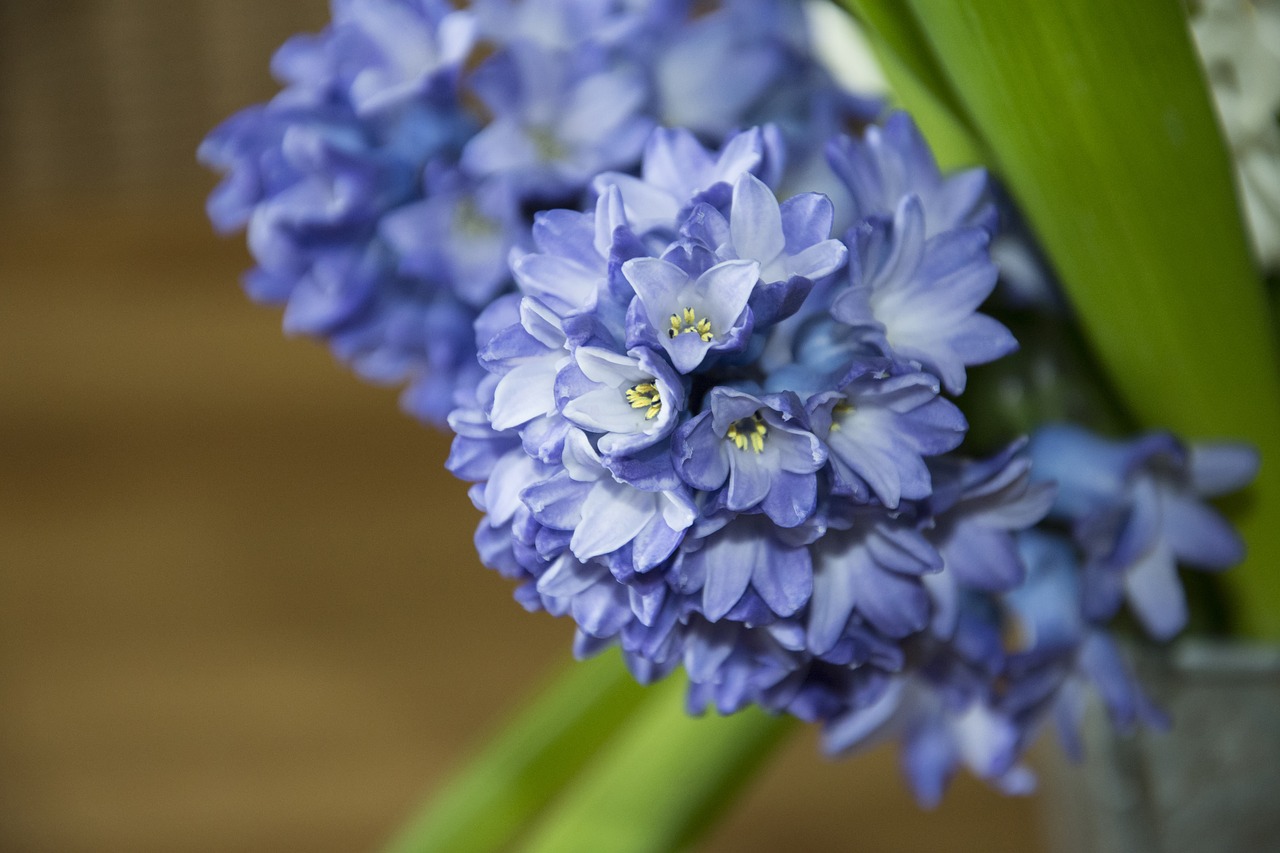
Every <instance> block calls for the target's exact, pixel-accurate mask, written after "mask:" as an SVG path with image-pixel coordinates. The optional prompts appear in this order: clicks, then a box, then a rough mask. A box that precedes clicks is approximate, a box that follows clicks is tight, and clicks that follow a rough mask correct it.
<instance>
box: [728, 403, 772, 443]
mask: <svg viewBox="0 0 1280 853" xmlns="http://www.w3.org/2000/svg"><path fill="white" fill-rule="evenodd" d="M768 432H769V428H768V427H767V426H765V424H764V419H763V418H762V417H760V413H759V412H756V413H755V414H754V415H752V416H751V420H747V419H746V418H743V419H742V420H740V421H734V422H733V423H731V424H729V430H728V432H726V433H725V434H724V437H725V438H727V439H729V441H732V442H733V446H734V447H736V448H738V449H739V450H746V449H747V447H748V446H750V448H751V449H752V450H753V451H755V452H756V453H763V452H764V437H765V435H766V434H767V433H768Z"/></svg>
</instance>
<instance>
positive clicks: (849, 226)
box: [200, 0, 1257, 803]
mask: <svg viewBox="0 0 1280 853" xmlns="http://www.w3.org/2000/svg"><path fill="white" fill-rule="evenodd" d="M273 70H274V71H275V73H276V75H277V76H278V77H279V78H280V79H281V81H282V82H283V83H284V90H283V91H282V92H281V93H280V94H279V95H278V96H277V97H276V98H275V99H273V100H272V101H271V102H270V103H268V104H265V105H262V106H259V107H255V108H252V109H250V110H247V111H245V112H243V113H241V114H239V115H237V116H235V117H233V118H232V119H230V120H229V121H228V122H226V123H225V124H224V125H223V126H222V127H220V128H218V129H217V130H215V131H214V133H213V134H211V136H210V137H209V138H208V139H207V140H206V141H205V143H204V145H203V146H202V148H201V152H200V155H201V158H202V159H203V160H204V161H205V162H206V163H208V164H209V165H212V166H214V167H215V168H217V169H219V170H221V171H223V172H225V174H226V178H225V180H224V181H223V183H222V184H221V186H220V187H219V188H218V190H217V191H216V192H215V193H214V195H213V197H212V198H211V199H210V205H209V211H210V214H211V217H212V218H213V220H214V222H215V224H216V225H217V226H219V227H220V228H222V229H224V230H234V229H237V228H241V227H243V228H246V229H247V231H248V238H249V245H250V248H251V250H252V252H253V254H254V257H255V260H256V262H257V268H256V269H254V270H253V271H252V272H250V273H249V275H248V276H247V277H246V281H245V283H246V287H247V289H248V290H249V292H250V294H251V295H252V296H254V297H255V298H256V299H259V300H262V301H266V302H273V303H280V304H283V305H284V306H285V327H286V330H288V331H290V332H295V333H302V334H308V335H314V336H319V337H321V338H324V339H326V340H328V341H329V343H330V344H331V346H332V347H333V349H334V351H335V352H336V353H337V355H338V356H339V357H340V358H341V359H343V360H344V361H347V362H348V363H350V364H351V365H352V366H354V367H355V369H356V370H357V371H358V372H359V373H361V374H362V375H363V376H365V377H367V378H370V379H373V380H376V381H384V382H407V388H406V392H405V396H404V403H405V406H406V408H407V409H408V410H409V411H410V412H412V413H413V414H415V415H416V416H418V417H421V418H423V419H425V420H428V421H431V422H435V423H444V422H445V420H446V416H447V422H448V425H449V426H450V427H451V428H452V429H453V431H454V432H455V434H456V438H455V441H454V445H453V451H452V454H451V457H450V460H449V463H448V464H449V468H450V469H451V470H452V471H453V472H454V473H455V474H456V475H457V476H459V477H461V478H463V479H465V480H468V481H471V482H473V483H474V486H473V488H472V490H471V495H472V498H473V500H474V502H475V503H476V505H477V507H479V509H480V510H481V511H482V512H483V513H484V519H483V521H482V522H481V524H480V526H479V528H478V530H477V533H476V544H477V546H478V549H479V552H480V555H481V558H482V560H483V561H484V562H485V563H486V564H487V565H488V566H490V567H491V568H493V569H496V570H498V571H499V572H501V573H502V574H503V575H505V576H507V577H509V578H511V579H513V580H514V581H516V582H517V593H516V595H517V598H518V600H519V601H520V602H521V603H522V604H523V605H524V606H525V607H527V608H529V609H530V610H545V611H547V612H550V613H552V614H555V615H568V616H569V617H570V618H571V619H572V620H573V622H574V623H575V624H576V640H575V651H576V652H577V653H578V654H579V655H580V656H588V655H592V654H595V653H597V652H599V651H601V650H603V649H605V648H609V647H613V646H617V647H619V648H620V649H621V651H622V653H623V656H624V658H625V660H626V662H627V664H628V666H629V667H630V669H631V671H632V672H633V674H634V675H635V676H636V677H637V678H638V679H639V680H641V681H644V682H650V681H654V680H657V679H660V678H663V677H665V676H666V675H668V674H669V673H671V672H672V671H673V670H675V669H676V668H683V669H684V671H685V672H686V673H687V675H688V678H689V683H690V687H689V693H688V707H689V709H690V711H691V712H694V713H698V712H703V711H705V710H707V709H714V710H716V711H718V712H720V713H732V712H734V711H737V710H739V709H742V708H744V707H746V706H749V705H756V706H760V707H762V708H765V709H767V710H769V711H771V712H776V713H785V714H790V715H794V716H796V717H799V718H801V719H804V720H808V721H813V722H816V723H820V724H821V725H823V727H824V731H825V736H826V744H827V746H828V748H829V749H830V750H831V751H833V752H843V751H846V750H850V749H853V748H856V747H859V746H862V745H864V744H869V743H873V742H876V741H879V740H882V739H886V738H895V739H898V740H900V741H901V743H902V746H903V751H902V755H903V764H904V767H905V770H906V772H907V775H908V778H909V779H910V781H911V783H912V785H913V787H914V789H915V791H916V793H917V795H918V797H919V798H920V800H921V801H922V802H925V803H933V802H936V801H937V799H938V798H939V797H940V796H941V794H942V791H943V788H944V786H945V783H946V781H947V779H948V778H949V777H950V776H951V775H952V774H953V773H954V772H955V770H956V769H957V768H960V767H967V768H968V769H969V770H970V771H971V772H973V773H974V774H975V775H977V776H979V777H981V778H983V779H986V780H987V781H989V782H991V783H992V784H994V785H995V786H997V787H998V788H1000V789H1001V790H1004V791H1007V792H1020V791H1025V790H1027V789H1028V788H1029V787H1030V785H1031V784H1032V780H1031V777H1030V774H1029V773H1028V771H1027V770H1026V769H1025V768H1024V767H1023V766H1022V765H1021V763H1020V756H1021V754H1022V752H1023V750H1024V749H1025V747H1026V746H1027V745H1028V743H1029V742H1030V740H1031V739H1032V737H1034V735H1035V734H1036V733H1037V732H1038V731H1039V730H1040V729H1041V728H1042V727H1044V726H1045V725H1046V724H1048V723H1051V722H1056V723H1057V726H1058V729H1059V731H1060V733H1061V735H1062V737H1063V739H1064V741H1065V742H1066V744H1067V746H1068V748H1069V749H1071V750H1072V751H1078V742H1077V741H1078V738H1077V736H1076V732H1077V730H1078V728H1079V725H1080V720H1081V709H1082V707H1083V704H1084V701H1085V698H1086V697H1087V696H1088V695H1089V694H1090V693H1097V694H1098V695H1100V696H1101V698H1102V700H1103V703H1104V705H1105V706H1106V708H1107V710H1108V711H1109V712H1110V715H1111V717H1112V719H1113V720H1114V721H1115V722H1116V723H1117V724H1118V725H1119V726H1122V727H1124V726H1130V725H1132V724H1134V723H1137V722H1159V720H1160V714H1159V712H1158V710H1157V709H1155V708H1154V707H1153V706H1152V705H1151V703H1150V702H1149V701H1148V700H1147V699H1146V698H1145V697H1144V695H1143V694H1142V691H1141V689H1140V688H1139V686H1138V685H1137V684H1136V683H1135V681H1134V680H1133V678H1132V676H1131V673H1130V671H1129V669H1128V667H1127V666H1126V664H1125V662H1124V659H1123V657H1122V655H1121V653H1120V650H1119V649H1118V647H1117V644H1116V642H1115V640H1114V639H1113V637H1112V634H1111V629H1110V628H1109V627H1108V626H1109V623H1110V622H1111V621H1112V620H1113V619H1114V618H1115V617H1116V616H1117V615H1118V614H1120V613H1121V612H1126V611H1127V612H1129V613H1132V614H1133V616H1134V617H1135V618H1136V621H1137V624H1138V625H1139V626H1140V627H1141V628H1142V629H1144V630H1145V631H1146V632H1147V633H1148V634H1149V635H1150V636H1151V637H1153V638H1155V639H1158V640H1165V639H1168V638H1170V637H1172V636H1173V635H1175V634H1176V633H1178V632H1179V631H1180V630H1181V629H1182V628H1183V626H1184V625H1185V623H1186V621H1187V605H1186V600H1185V595H1184V593H1183V590H1182V587H1181V584H1180V582H1179V580H1178V575H1177V566H1179V565H1185V566H1189V567H1192V568H1200V569H1206V570H1211V571H1216V570H1221V569H1224V568H1226V567H1228V566H1230V565H1232V564H1234V563H1235V562H1237V561H1239V559H1240V558H1241V556H1242V553H1243V546H1242V544H1241V542H1240V539H1239V537H1238V536H1237V534H1236V533H1235V532H1234V530H1233V529H1232V528H1231V526H1230V525H1229V524H1228V523H1227V522H1226V521H1225V520H1224V519H1222V518H1221V517H1220V516H1219V515H1217V513H1216V512H1215V511H1214V510H1212V509H1211V508H1209V507H1208V505H1207V504H1206V503H1205V499H1207V498H1211V497H1215V496H1217V495H1221V494H1224V493H1226V492H1229V491H1232V490H1234V489H1236V488H1239V487H1241V486H1242V485H1244V484H1245V483H1247V482H1248V481H1249V480H1251V479H1252V477H1253V474H1254V472H1255V470H1256V467H1257V457H1256V455H1255V454H1254V453H1253V452H1252V451H1251V450H1249V449H1247V448H1243V447H1240V446H1235V445H1226V444H1219V445H1213V444H1206V445H1197V446H1187V445H1184V444H1182V443H1181V442H1179V441H1178V440H1177V439H1176V438H1175V437H1174V436H1172V435H1169V434H1165V433H1154V434H1149V435H1145V436H1142V437H1139V438H1137V439H1133V440H1128V441H1119V440H1113V439H1107V438H1103V437H1100V436H1096V435H1093V434H1091V433H1089V432H1087V431H1085V430H1083V429H1081V428H1079V427H1074V426H1065V425H1062V426H1051V427H1045V428H1043V429H1040V430H1039V431H1037V432H1036V433H1035V434H1034V435H1033V436H1031V438H1030V440H1029V441H1027V440H1015V441H1012V442H1011V443H1009V444H1008V445H1007V446H1006V447H1005V448H1004V449H1003V450H1001V451H999V452H997V453H995V454H994V455H991V456H989V457H985V458H972V457H971V456H969V455H965V453H964V448H962V447H961V445H962V443H963V442H964V441H965V439H966V434H967V431H968V424H967V421H966V419H965V416H964V414H963V413H962V411H961V409H960V408H959V406H958V403H960V402H961V401H962V398H961V395H962V394H963V392H964V390H965V387H966V384H967V382H968V369H969V368H970V367H972V366H975V365H980V364H984V363H987V362H990V361H993V360H996V359H999V358H1001V357H1002V356H1005V355H1007V354H1009V353H1010V352H1012V351H1013V350H1014V349H1015V348H1016V346H1017V345H1016V342H1015V341H1014V339H1013V336H1012V335H1011V334H1010V332H1009V331H1008V330H1007V329H1006V328H1005V327H1004V326H1003V325H1001V324H1000V323H999V322H997V321H996V320H995V319H993V318H992V317H990V316H987V315H986V314H984V313H982V311H981V306H982V304H983V303H984V301H985V300H986V299H987V297H988V296H989V295H990V294H991V292H992V289H993V287H994V286H995V284H996V279H997V265H996V263H995V262H993V256H994V257H995V258H997V259H998V261H999V264H1000V267H1001V274H1002V275H1003V277H1004V280H1005V283H1006V284H1010V283H1011V282H1010V279H1013V278H1021V279H1026V278H1028V276H1026V275H1022V274H1021V273H1019V274H1017V275H1014V273H1015V272H1016V271H1017V270H1016V268H1030V269H1031V273H1032V275H1030V278H1031V279H1034V280H1036V281H1039V282H1040V285H1041V287H1040V290H1039V291H1036V292H1034V293H1031V295H1030V296H1027V295H1026V293H1030V291H1026V288H1024V289H1023V290H1024V291H1026V293H1024V296H1023V298H1022V299H1021V300H1020V304H1027V305H1030V306H1032V307H1034V306H1036V305H1038V304H1040V303H1041V302H1043V301H1044V300H1042V299H1041V298H1040V293H1041V291H1051V290H1052V282H1051V281H1050V277H1049V276H1048V274H1047V273H1046V272H1044V271H1043V270H1040V269H1037V268H1036V267H1037V264H1036V263H1034V260H1035V256H1034V252H1031V253H1030V254H1028V253H1027V252H1025V251H1024V252H1022V253H1021V255H1019V253H1018V252H1017V251H1012V252H1011V247H1012V249H1013V250H1017V249H1019V248H1022V249H1027V248H1028V246H1029V235H1023V236H1022V237H1021V238H1018V237H1017V235H1014V237H1013V239H1011V237H1010V235H1009V229H1008V228H1007V227H1006V228H1005V229H1003V231H1002V229H1001V228H1000V227H999V225H1000V220H1004V222H1005V224H1006V225H1007V223H1008V222H1009V221H1010V217H1009V210H1008V209H1007V205H1006V204H1004V203H1003V202H1001V203H999V204H997V201H996V199H997V195H996V193H995V191H994V188H992V187H990V186H989V185H988V179H987V176H986V175H985V173H984V172H982V171H981V170H971V171H967V172H961V173H957V174H952V175H943V174H942V173H941V172H940V170H939V169H938V167H937V165H936V163H935V162H934V159H933V156H932V154H931V153H930V152H929V150H928V148H927V147H926V145H925V143H924V141H923V139H922V138H921V136H920V134H919V132H918V131H917V130H916V128H915V126H914V125H913V123H912V122H911V120H910V119H909V118H908V117H907V116H905V115H903V114H896V115H892V116H889V117H887V118H886V119H884V121H883V124H882V125H881V126H873V127H870V128H869V129H866V131H865V134H862V135H854V136H850V135H846V132H849V131H851V130H854V129H859V128H862V127H863V126H864V125H866V123H867V122H869V121H870V120H871V119H872V117H873V116H874V115H875V114H876V113H877V112H878V110H879V104H878V103H876V102H874V101H870V100H865V99H859V98H857V97H854V96H851V95H849V94H847V93H845V92H843V91H841V90H839V89H838V88H837V87H836V86H835V85H834V84H833V83H832V82H831V80H830V78H829V77H828V75H827V74H826V72H825V71H824V70H823V69H822V68H821V67H820V66H819V65H818V64H817V62H815V60H814V59H813V58H812V56H811V53H810V50H809V45H808V42H807V36H806V33H805V27H804V22H803V20H802V18H801V15H800V11H799V6H798V4H795V3H792V2H788V0H768V2H745V0H724V2H720V3H710V4H707V3H694V2H692V0H633V2H628V3H600V2H594V0H568V2H566V1H565V0H523V2H519V0H475V2H472V3H470V4H466V6H465V8H461V9H459V8H455V7H454V6H453V5H451V4H449V3H446V2H444V0H334V2H333V22H332V24H331V25H330V26H329V27H328V28H326V29H325V30H324V31H323V32H321V33H320V34H318V35H315V36H300V37H297V38H295V39H293V40H291V41H290V42H288V43H287V44H286V45H285V46H284V47H283V48H281V50H280V51H279V52H278V54H277V55H276V57H275V62H274V65H273ZM744 128H746V129H745V130H744ZM1013 221H1014V222H1015V224H1016V222H1017V220H1016V219H1014V220H1013ZM1019 257H1022V258H1023V259H1024V260H1023V261H1019V262H1018V263H1016V264H1015V263H1013V262H1012V261H1014V260H1018V258H1019ZM1026 258H1030V259H1031V261H1029V262H1028V261H1026ZM1012 283H1014V284H1017V282H1012ZM1015 292H1016V289H1015ZM1015 301H1016V300H1015ZM1051 302H1052V304H1054V305H1055V306H1058V307H1057V309H1056V310H1057V311H1058V316H1061V300H1060V298H1056V299H1054V300H1051Z"/></svg>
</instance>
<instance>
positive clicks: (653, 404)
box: [626, 382, 662, 421]
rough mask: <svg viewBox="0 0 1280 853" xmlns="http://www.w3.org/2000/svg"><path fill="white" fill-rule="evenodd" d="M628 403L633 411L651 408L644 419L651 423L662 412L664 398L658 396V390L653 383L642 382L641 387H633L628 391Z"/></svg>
mask: <svg viewBox="0 0 1280 853" xmlns="http://www.w3.org/2000/svg"><path fill="white" fill-rule="evenodd" d="M626 395H627V402H628V403H630V404H631V408H633V409H643V408H644V407H645V406H648V407H649V411H647V412H645V413H644V419H645V420H646V421H651V420H653V419H654V418H656V417H657V416H658V413H659V412H661V411H662V397H661V396H659V394H658V388H657V386H656V385H654V384H653V383H652V382H641V383H640V384H639V385H633V386H631V387H630V388H628V389H627V391H626Z"/></svg>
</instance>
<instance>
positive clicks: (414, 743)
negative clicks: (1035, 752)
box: [0, 0, 1039, 853]
mask: <svg viewBox="0 0 1280 853" xmlns="http://www.w3.org/2000/svg"><path fill="white" fill-rule="evenodd" d="M326 17H327V9H326V6H325V3H324V2H322V0H277V2H261V0H256V2H255V0H188V2H183V3H175V2H172V0H96V2H95V0H62V2H59V3H47V2H39V0H0V294H2V297H0V365H2V369H0V850H3V851H61V852H62V853H76V852H77V851H156V853H159V851H177V850H182V851H206V850H207V851H223V850H236V851H290V850H306V851H317V852H319V851H349V850H369V849H376V848H377V846H378V845H379V844H380V843H381V842H382V841H384V840H385V839H386V838H387V836H388V835H389V834H390V833H391V832H392V831H393V830H394V829H395V827H396V826H397V825H398V824H399V822H400V821H401V820H402V819H403V818H404V817H405V816H406V814H407V813H408V812H409V811H411V810H412V809H413V807H414V806H415V805H416V804H417V803H418V802H419V801H420V800H421V798H422V797H423V795H424V794H425V793H426V792H429V791H430V790H432V789H433V788H435V787H436V786H438V785H439V784H440V783H441V781H442V780H443V779H444V778H445V776H446V774H447V773H448V772H449V771H450V770H451V769H452V768H454V767H456V766H458V765H459V763H460V762H461V761H463V760H464V759H465V757H466V756H467V754H468V753H469V751H470V750H472V749H473V748H474V747H475V746H476V745H477V744H479V743H481V742H482V741H483V739H484V737H485V736H486V733H488V732H490V731H492V730H493V728H494V726H496V725H497V724H498V723H499V722H500V721H501V719H502V717H503V715H504V714H505V713H506V712H507V711H508V709H510V708H511V707H512V706H513V704H514V703H516V702H518V701H519V700H520V699H521V698H522V697H524V696H526V695H527V694H528V693H529V691H530V690H531V689H532V688H534V687H535V686H536V685H537V684H538V683H539V682H540V681H542V680H543V679H545V677H546V676H547V675H548V673H550V672H552V671H553V670H554V669H555V668H556V667H557V666H558V665H560V664H561V663H562V662H563V661H564V660H565V659H567V657H568V651H567V650H568V646H569V641H570V635H571V632H570V628H569V625H568V624H566V623H564V622H558V621H556V620H553V619H551V618H549V617H547V616H545V615H537V616H531V615H528V614H526V613H524V612H523V611H522V610H521V609H520V608H519V607H518V606H517V605H516V604H514V602H512V601H511V599H510V590H509V588H508V585H507V584H506V583H504V582H502V581H501V580H500V579H499V578H497V577H496V576H493V575H491V574H490V573H488V572H486V571H485V570H484V569H482V568H481V567H480V566H479V564H478V562H477V561H476V559H475V557H474V554H473V552H472V548H471V541H470V531H471V528H472V526H473V525H474V523H475V521H476V519H477V516H476V514H475V512H474V511H473V510H472V508H471V506H470V504H469V503H468V502H467V500H466V498H465V490H464V487H463V486H462V485H461V484H459V483H457V482H454V481H453V480H452V479H451V478H450V477H449V476H448V475H447V474H446V473H445V472H444V471H443V469H442V467H441V463H442V462H443V460H444V457H445V454H446V452H447V440H446V439H445V438H444V437H442V436H440V435H437V434H435V433H433V432H430V431H428V430H427V429H425V428H423V427H421V426H419V425H417V424H415V423H413V422H411V421H410V420H409V419H407V418H406V417H404V416H403V415H401V414H400V413H399V412H398V411H397V408H396V402H395V394H394V392H393V391H390V390H387V389H377V388H370V387H368V386H366V385H363V384H361V383H360V382H358V381H357V380H356V379H354V378H353V377H352V376H351V375H349V374H348V373H347V372H345V371H344V370H343V369H342V368H341V367H339V366H338V365H337V364H335V363H334V362H333V360H332V359H331V358H330V357H329V355H328V354H327V353H326V352H325V351H324V350H323V349H322V348H321V347H319V346H317V345H315V344H313V343H310V342H303V341H286V340H285V339H283V338H282V336H281V335H280V332H279V318H278V316H277V314H276V312H274V311H272V310H269V309H264V308H261V307H255V306H253V305H251V304H250V303H249V302H248V301H247V300H246V299H245V298H244V297H243V295H242V294H241V293H240V291H239V288H238V286H237V282H236V280H237V276H238V274H239V273H240V272H241V271H242V270H243V269H244V268H246V267H247V266H248V264H249V261H248V258H247V255H246V254H245V251H244V249H243V248H242V246H241V242H240V241H239V240H226V241H223V240H219V239H217V238H215V237H214V236H213V234H212V233H211V231H210V229H209V227H208V226H207V224H206V222H205V220H204V218H203V211H202V205H203V197H204V195H205V194H206V193H207V191H208V190H209V188H210V187H211V186H212V185H213V182H214V180H213V178H212V176H210V175H208V174H205V173H203V172H202V171H201V170H200V169H199V168H198V167H197V166H196V164H195V162H194V151H195V148H196V145H197V143H198V141H199V139H200V138H201V136H202V135H203V134H204V133H205V132H206V131H207V130H208V129H210V128H211V127H212V126H213V125H214V124H215V123H216V122H217V121H218V120H220V119H221V118H223V117H224V116H226V115H227V114H229V113H230V112H232V111H234V110H235V109H237V108H239V107H242V106H245V105H248V104H249V103H251V102H254V101H256V100H262V99H264V98H266V97H269V96H270V94H271V93H272V92H273V91H274V85H273V83H272V82H271V80H270V78H269V76H268V73H267V63H268V59H269V56H270V54H271V51H272V50H273V49H274V48H275V46H276V45H278V44H279V43H280V42H281V41H282V40H283V39H284V38H285V37H286V36H287V35H289V34H290V33H292V32H295V31H299V30H314V29H317V28H319V27H320V26H322V25H323V23H324V21H325V19H326ZM1035 806H1036V801H1035V800H1006V799H1003V798H1000V797H998V796H996V795H994V794H992V793H990V792H989V791H987V790H986V789H984V788H982V787H981V786H980V785H978V784H976V783H974V782H972V781H971V780H969V779H967V778H965V779H960V780H958V781H957V783H956V784H955V786H954V787H953V789H952V791H951V793H950V795H949V797H948V799H947V801H946V803H945V804H944V806H943V807H942V808H941V809H939V810H938V811H936V812H932V813H924V812H920V811H919V810H917V809H916V807H915V806H914V804H913V803H912V801H911V799H910V797H909V796H908V794H907V793H906V790H905V787H904V785H903V784H902V782H901V779H900V777H899V774H898V771H897V767H896V759H895V757H894V755H893V754H892V753H891V752H889V751H886V750H879V751H877V752H875V753H873V754H871V755H868V756H864V757H861V758H857V759H854V760H849V761H843V762H832V761H828V760H825V759H823V758H822V757H821V755H820V753H819V751H818V747H817V744H816V738H814V737H813V736H812V734H806V735H803V736H801V737H799V738H797V739H796V740H795V742H794V743H791V744H789V745H788V746H787V747H786V748H785V749H784V751H783V753H782V755H781V756H780V757H779V758H778V759H777V760H776V761H775V762H774V763H773V764H772V765H771V766H769V767H768V769H767V770H766V771H765V773H764V774H763V775H762V776H761V777H760V778H759V779H758V780H757V781H756V782H755V783H754V784H753V786H752V787H751V788H750V790H749V792H748V794H747V796H746V797H745V798H744V800H743V801H742V802H741V803H740V804H739V806H738V807H737V809H736V810H735V812H734V813H733V814H732V816H731V817H730V819H729V820H728V821H727V822H726V823H725V824H724V825H723V826H722V827H720V828H719V829H718V830H717V832H716V833H715V835H714V836H713V838H711V839H710V840H709V841H708V842H707V843H706V845H705V849H707V850H715V851H729V850H773V849H790V850H800V849H804V850H814V851H827V850H831V851H834V850H859V851H912V850H925V849H931V850H936V849H945V850H949V851H983V853H993V851H1028V850H1036V849H1039V848H1038V845H1037V843H1036V842H1035V840H1034V833H1035V828H1036V827H1035V813H1034V809H1035Z"/></svg>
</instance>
